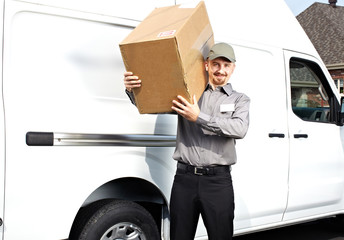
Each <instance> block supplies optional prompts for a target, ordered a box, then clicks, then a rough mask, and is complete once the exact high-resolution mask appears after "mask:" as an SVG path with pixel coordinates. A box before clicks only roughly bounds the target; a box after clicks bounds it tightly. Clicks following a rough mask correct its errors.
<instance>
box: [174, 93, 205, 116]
mask: <svg viewBox="0 0 344 240" xmlns="http://www.w3.org/2000/svg"><path fill="white" fill-rule="evenodd" d="M178 100H179V101H176V100H173V101H172V103H173V106H172V110H174V111H176V112H177V113H178V114H179V115H180V116H182V117H183V118H185V119H186V120H189V121H191V122H196V120H197V118H198V115H199V113H200V109H199V107H198V104H197V100H196V96H195V95H194V97H193V103H189V102H188V101H187V100H186V99H185V98H183V97H182V96H178Z"/></svg>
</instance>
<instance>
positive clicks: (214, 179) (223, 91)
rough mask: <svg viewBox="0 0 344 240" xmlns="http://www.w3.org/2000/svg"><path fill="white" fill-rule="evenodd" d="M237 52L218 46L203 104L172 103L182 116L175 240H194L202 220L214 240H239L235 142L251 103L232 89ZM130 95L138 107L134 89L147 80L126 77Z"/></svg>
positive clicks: (173, 225)
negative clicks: (235, 226)
mask: <svg viewBox="0 0 344 240" xmlns="http://www.w3.org/2000/svg"><path fill="white" fill-rule="evenodd" d="M235 62H236V59H235V54H234V50H233V48H232V47H231V46H230V45H228V44H226V43H217V44H215V45H214V46H213V47H212V48H211V49H210V51H209V54H208V56H207V59H206V61H205V70H206V71H207V72H208V85H207V87H206V89H205V90H204V92H203V95H202V96H201V98H200V99H199V101H198V103H197V101H196V99H195V97H194V98H193V102H188V101H187V100H186V99H184V98H183V97H182V96H178V97H177V99H176V100H173V102H172V103H171V105H172V110H174V111H175V112H176V113H178V130H177V143H176V149H175V152H174V154H173V158H174V159H175V160H176V161H178V163H177V172H176V175H175V178H174V183H173V187H172V193H171V201H170V211H171V228H170V229H171V233H170V237H171V240H192V239H194V237H195V232H196V228H197V223H198V219H199V215H200V214H201V215H202V218H203V221H204V224H205V227H206V229H207V232H208V237H209V240H230V239H232V236H233V219H234V192H233V186H232V178H231V165H233V164H235V163H236V160H237V157H236V151H235V141H236V139H241V138H243V137H244V136H245V135H246V132H247V130H248V125H249V104H250V99H249V98H248V97H247V96H246V95H245V94H243V93H238V92H236V91H234V90H233V88H232V86H231V84H230V83H228V80H229V78H230V77H231V75H232V73H233V71H234V69H235ZM124 85H125V87H126V92H127V94H128V96H129V97H130V99H131V100H132V102H133V103H135V99H134V95H133V94H132V89H133V88H138V87H141V80H140V79H139V77H138V76H135V75H134V74H133V73H131V72H126V73H124Z"/></svg>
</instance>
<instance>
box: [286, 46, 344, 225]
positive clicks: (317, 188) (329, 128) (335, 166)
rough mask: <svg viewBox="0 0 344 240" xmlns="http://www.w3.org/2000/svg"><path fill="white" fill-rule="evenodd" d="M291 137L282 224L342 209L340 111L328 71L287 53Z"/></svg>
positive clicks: (343, 163) (343, 178) (313, 61)
mask: <svg viewBox="0 0 344 240" xmlns="http://www.w3.org/2000/svg"><path fill="white" fill-rule="evenodd" d="M285 62H286V65H287V68H286V75H287V91H288V98H289V99H288V110H289V111H288V120H289V136H290V172H289V199H288V207H287V211H286V213H285V216H284V220H293V219H297V218H304V217H308V216H315V215H319V214H327V213H330V212H333V211H336V210H338V209H340V203H341V202H340V201H341V200H342V197H343V191H344V175H343V172H344V155H343V146H342V144H341V130H342V128H343V127H341V126H338V125H337V124H336V119H337V114H338V113H337V112H338V109H339V103H338V98H337V96H336V95H335V94H334V92H335V91H336V89H335V87H334V84H333V82H328V80H327V79H331V77H330V76H329V74H328V72H327V70H326V68H324V67H322V66H323V65H322V64H321V63H320V62H319V61H318V60H317V59H316V58H313V57H310V56H308V55H303V54H299V53H294V52H290V51H285Z"/></svg>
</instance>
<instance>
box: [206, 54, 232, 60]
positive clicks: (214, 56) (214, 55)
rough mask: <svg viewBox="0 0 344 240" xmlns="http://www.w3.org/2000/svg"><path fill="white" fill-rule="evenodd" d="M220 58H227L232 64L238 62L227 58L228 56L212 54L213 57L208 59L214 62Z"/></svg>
mask: <svg viewBox="0 0 344 240" xmlns="http://www.w3.org/2000/svg"><path fill="white" fill-rule="evenodd" d="M219 57H223V58H226V59H228V60H229V61H231V62H236V60H235V59H233V58H230V57H227V56H224V55H222V54H212V55H211V56H209V57H208V58H209V59H210V60H214V59H215V58H219Z"/></svg>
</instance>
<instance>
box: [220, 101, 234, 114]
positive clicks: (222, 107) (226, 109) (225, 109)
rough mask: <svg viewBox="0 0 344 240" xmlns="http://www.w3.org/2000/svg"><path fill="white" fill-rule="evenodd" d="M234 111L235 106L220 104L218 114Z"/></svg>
mask: <svg viewBox="0 0 344 240" xmlns="http://www.w3.org/2000/svg"><path fill="white" fill-rule="evenodd" d="M234 110H235V104H233V103H230V104H221V105H220V112H222V113H223V112H233V111H234Z"/></svg>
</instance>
